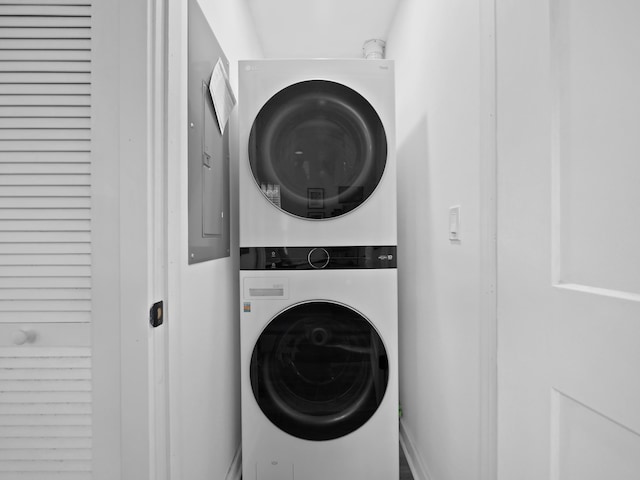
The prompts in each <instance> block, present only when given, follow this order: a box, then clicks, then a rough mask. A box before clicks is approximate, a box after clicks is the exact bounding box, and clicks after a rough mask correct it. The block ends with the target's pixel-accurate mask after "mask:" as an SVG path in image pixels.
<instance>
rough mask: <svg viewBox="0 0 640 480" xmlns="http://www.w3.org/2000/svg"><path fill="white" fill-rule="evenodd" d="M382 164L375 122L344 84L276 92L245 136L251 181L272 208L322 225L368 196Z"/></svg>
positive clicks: (382, 140) (381, 135)
mask: <svg viewBox="0 0 640 480" xmlns="http://www.w3.org/2000/svg"><path fill="white" fill-rule="evenodd" d="M386 161H387V139H386V135H385V132H384V127H383V125H382V122H381V120H380V117H379V116H378V114H377V113H376V111H375V110H374V108H373V107H372V106H371V104H370V103H369V102H368V101H367V100H366V99H365V98H364V97H363V96H362V95H360V94H359V93H357V92H356V91H354V90H352V89H351V88H348V87H346V86H344V85H342V84H339V83H335V82H329V81H325V80H310V81H305V82H301V83H296V84H294V85H291V86H289V87H287V88H285V89H284V90H281V91H280V92H278V93H277V94H275V95H274V96H273V97H271V99H269V101H268V102H267V103H266V104H265V105H264V106H263V107H262V109H261V110H260V112H259V113H258V115H257V116H256V119H255V121H254V123H253V126H252V128H251V133H250V136H249V162H250V165H251V170H252V172H253V175H254V177H255V180H256V183H257V184H258V186H259V187H260V188H261V189H262V192H263V193H264V195H265V196H266V197H267V199H268V200H269V201H271V202H272V203H273V204H274V205H275V206H276V207H278V208H280V209H282V210H283V211H285V212H287V213H290V214H292V215H295V216H297V217H301V218H308V219H323V218H332V217H337V216H339V215H343V214H345V213H347V212H350V211H351V210H353V209H355V208H357V207H358V206H359V205H361V204H362V203H363V202H365V201H366V199H367V198H368V197H369V196H370V195H371V194H372V193H373V191H374V190H375V188H376V186H377V185H378V183H379V182H380V179H381V177H382V174H383V172H384V168H385V164H386Z"/></svg>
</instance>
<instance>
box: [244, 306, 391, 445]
mask: <svg viewBox="0 0 640 480" xmlns="http://www.w3.org/2000/svg"><path fill="white" fill-rule="evenodd" d="M250 374H251V377H250V378H251V387H252V389H253V394H254V396H255V398H256V401H257V402H258V405H259V406H260V409H261V410H262V411H263V413H264V414H265V415H266V416H267V418H269V420H271V422H272V423H273V424H274V425H276V426H277V427H279V428H280V429H281V430H284V431H285V432H287V433H289V434H291V435H294V436H296V437H299V438H304V439H307V440H330V439H334V438H338V437H342V436H344V435H347V434H349V433H351V432H353V431H355V430H357V429H358V428H359V427H360V426H362V425H364V423H365V422H366V421H367V420H368V419H369V418H371V416H372V415H373V414H374V412H375V411H376V410H377V408H378V406H379V405H380V403H381V402H382V398H383V396H384V393H385V390H386V387H387V382H388V378H389V364H388V360H387V353H386V350H385V348H384V345H383V343H382V340H381V339H380V336H379V335H378V333H377V332H376V330H375V329H374V328H373V326H372V325H371V324H370V323H369V321H368V320H366V319H365V318H364V317H363V316H362V315H361V314H359V313H358V312H356V311H355V310H352V309H351V308H348V307H345V306H343V305H340V304H335V303H329V302H308V303H301V304H298V305H296V306H293V307H291V308H290V309H288V310H285V311H284V312H282V313H280V314H279V315H278V316H277V317H276V318H275V319H274V320H272V321H271V322H270V323H269V325H268V326H267V327H266V328H265V330H264V331H263V332H262V334H261V335H260V338H259V339H258V341H257V343H256V345H255V347H254V350H253V355H252V358H251V372H250Z"/></svg>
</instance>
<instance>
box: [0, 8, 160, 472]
mask: <svg viewBox="0 0 640 480" xmlns="http://www.w3.org/2000/svg"><path fill="white" fill-rule="evenodd" d="M146 8H147V5H146V2H128V1H109V2H107V1H100V2H94V3H93V4H92V2H91V1H87V0H64V1H58V0H16V1H12V2H9V3H7V2H4V3H3V4H2V5H0V478H2V479H3V480H41V479H42V480H56V479H60V480H63V479H64V480H89V479H93V480H120V479H123V480H128V479H145V478H151V474H150V473H149V472H150V470H151V469H152V468H153V467H152V465H151V462H150V459H151V458H152V457H153V451H151V448H152V446H151V440H150V438H151V433H150V432H151V431H152V426H151V425H150V419H151V418H152V415H153V414H154V409H153V408H152V407H153V406H152V405H150V403H151V401H150V395H151V393H150V392H151V391H152V390H153V389H154V387H152V386H151V382H150V381H149V380H150V378H151V370H152V362H153V359H152V353H151V352H150V348H151V339H152V337H151V333H150V332H151V329H150V326H149V323H148V311H149V305H150V304H151V303H152V300H151V299H152V298H153V300H159V299H160V298H155V295H154V293H152V291H151V288H150V285H151V283H150V272H152V268H151V267H149V265H148V261H149V260H148V259H149V258H150V255H149V254H148V252H149V248H151V247H150V242H149V240H148V238H149V237H148V221H149V219H150V218H152V217H151V214H150V213H149V210H148V204H147V202H148V201H149V200H148V197H149V196H150V195H148V192H149V190H148V189H147V184H148V183H149V184H150V183H151V182H150V181H149V178H150V174H149V171H148V168H150V167H149V164H150V162H147V157H146V155H147V148H148V143H149V142H148V137H147V134H148V129H147V123H146V122H147V117H146V114H147V113H146V112H147V109H146V105H147V104H146V103H145V102H147V101H148V97H147V90H146V89H147V88H148V83H147V82H148V79H147V78H146V77H145V76H144V74H145V73H146V71H147V68H148V65H147V63H146V61H147V54H148V50H147V44H146V43H145V39H146V37H145V35H146V29H147V11H146ZM123 19H124V20H125V21H124V22H123ZM141 36H142V39H141V38H140V37H141ZM132 45H136V46H138V47H142V48H131V46H132ZM122 65H124V67H121V66H122ZM140 71H142V72H143V73H142V75H141V74H140ZM121 178H124V179H126V181H127V182H130V184H131V185H135V186H136V187H137V188H125V187H121V183H122V182H121ZM134 207H135V208H134ZM156 388H157V389H158V390H161V387H156ZM150 412H151V414H150ZM160 427H161V425H159V426H158V425H156V426H155V428H156V429H157V432H158V435H162V433H163V432H162V429H161V428H160ZM154 478H155V477H154ZM157 478H162V477H161V476H160V475H158V476H157Z"/></svg>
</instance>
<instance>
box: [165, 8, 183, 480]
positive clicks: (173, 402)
mask: <svg viewBox="0 0 640 480" xmlns="http://www.w3.org/2000/svg"><path fill="white" fill-rule="evenodd" d="M167 1H168V6H167V37H168V44H167V49H168V78H167V91H168V96H167V97H168V98H167V131H168V134H167V140H168V145H167V157H168V162H167V178H171V179H172V181H171V182H170V183H168V184H167V226H168V235H167V252H168V255H167V274H168V282H167V296H168V299H169V301H168V303H167V314H168V317H167V327H168V334H167V335H168V343H169V348H168V355H169V359H170V361H169V367H168V368H169V419H170V421H169V430H170V439H169V448H170V465H169V467H170V478H171V479H172V480H188V479H183V477H182V472H183V467H182V458H183V451H182V448H183V446H182V439H183V438H184V437H183V434H182V425H183V419H182V408H181V391H182V387H181V373H182V371H183V365H182V363H181V359H182V350H181V344H182V331H181V328H180V321H181V319H180V314H181V312H182V304H181V298H182V286H181V285H182V274H181V272H182V264H183V262H184V261H185V252H184V251H183V249H182V238H183V234H182V233H181V229H182V227H183V224H182V220H183V216H182V213H181V211H182V196H183V192H182V180H181V178H182V171H181V161H182V160H184V159H185V152H186V148H187V127H186V125H187V108H186V105H187V93H186V90H187V85H186V71H187V8H188V7H187V4H188V2H186V1H182V0H167Z"/></svg>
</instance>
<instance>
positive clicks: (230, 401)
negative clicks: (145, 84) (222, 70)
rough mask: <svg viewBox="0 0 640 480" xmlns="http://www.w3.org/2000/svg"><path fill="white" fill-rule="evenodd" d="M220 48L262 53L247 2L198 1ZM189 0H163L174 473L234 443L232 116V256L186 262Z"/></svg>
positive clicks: (223, 462) (216, 457) (195, 478)
mask: <svg viewBox="0 0 640 480" xmlns="http://www.w3.org/2000/svg"><path fill="white" fill-rule="evenodd" d="M200 3H201V7H202V10H203V11H204V12H205V15H206V16H207V18H208V20H209V22H210V24H211V26H212V29H213V31H214V33H215V35H216V37H217V39H218V41H219V42H220V44H221V46H222V48H223V49H224V51H225V54H226V55H227V57H228V59H229V61H230V64H231V68H230V70H231V71H230V76H231V83H232V85H234V87H236V91H237V60H239V59H241V58H260V57H262V50H261V47H260V45H259V43H258V40H257V38H256V37H255V34H254V30H255V29H254V27H253V24H252V22H253V20H252V18H251V16H250V14H249V12H248V9H247V6H246V3H245V2H237V1H233V2H228V1H227V2H225V1H221V0H207V1H206V2H205V1H202V2H200ZM186 49H187V2H186V1H180V0H170V1H169V87H168V88H169V106H168V108H169V113H168V122H169V125H168V127H169V132H170V134H169V135H170V138H169V149H168V153H169V166H168V184H169V187H168V188H169V191H168V196H169V199H168V208H169V218H168V230H169V235H168V238H169V240H168V250H169V268H168V271H169V298H168V319H167V321H168V323H169V325H170V339H169V342H170V354H169V363H170V365H169V368H170V389H171V395H170V396H171V407H170V408H171V452H172V453H171V462H172V463H171V474H172V475H171V478H172V480H181V479H184V480H205V479H206V480H211V479H224V478H225V475H226V474H227V470H228V469H229V466H230V465H231V463H232V461H233V458H234V455H235V453H236V450H237V448H238V447H239V445H240V391H239V383H238V380H237V379H238V375H239V372H238V362H237V357H238V355H239V352H238V351H239V336H238V332H239V328H238V323H237V321H238V311H237V305H238V300H237V297H238V292H237V284H238V279H237V277H238V275H237V267H238V246H237V245H238V234H237V224H236V223H235V222H234V221H233V219H234V218H236V216H237V205H238V201H237V188H236V184H237V165H236V162H237V141H236V139H237V131H236V122H237V119H236V115H235V113H234V114H233V115H232V117H231V120H230V122H231V123H230V127H229V128H230V129H231V130H230V141H231V161H230V176H231V218H232V221H231V257H230V258H224V259H219V260H214V261H209V262H204V263H201V264H196V265H191V266H189V265H188V264H187V245H188V229H187V203H188V201H187V129H186V126H187V98H186V80H187V78H186V75H187V50H186Z"/></svg>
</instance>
